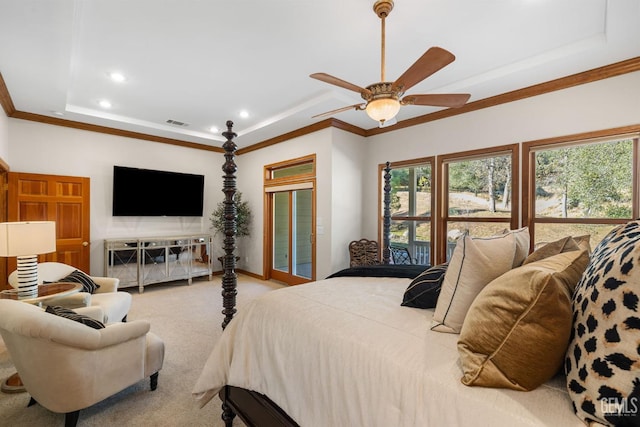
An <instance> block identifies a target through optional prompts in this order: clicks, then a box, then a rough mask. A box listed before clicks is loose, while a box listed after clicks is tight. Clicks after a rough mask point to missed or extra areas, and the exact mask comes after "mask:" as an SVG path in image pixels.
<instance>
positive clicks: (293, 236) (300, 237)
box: [270, 189, 315, 285]
mask: <svg viewBox="0 0 640 427" xmlns="http://www.w3.org/2000/svg"><path fill="white" fill-rule="evenodd" d="M270 197H271V242H272V247H271V268H270V276H271V278H273V279H275V280H278V281H281V282H284V283H287V284H290V285H298V284H301V283H306V282H310V281H312V280H314V279H315V277H314V276H315V266H314V262H315V256H314V254H315V244H314V233H313V224H314V221H313V212H314V209H313V200H314V198H313V190H312V189H298V190H289V191H278V192H273V193H270Z"/></svg>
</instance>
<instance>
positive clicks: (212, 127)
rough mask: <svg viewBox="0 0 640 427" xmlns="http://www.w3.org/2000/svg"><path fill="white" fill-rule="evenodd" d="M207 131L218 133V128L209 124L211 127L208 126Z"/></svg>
mask: <svg viewBox="0 0 640 427" xmlns="http://www.w3.org/2000/svg"><path fill="white" fill-rule="evenodd" d="M209 132H211V133H218V132H220V129H218V128H217V127H216V126H211V127H210V128H209Z"/></svg>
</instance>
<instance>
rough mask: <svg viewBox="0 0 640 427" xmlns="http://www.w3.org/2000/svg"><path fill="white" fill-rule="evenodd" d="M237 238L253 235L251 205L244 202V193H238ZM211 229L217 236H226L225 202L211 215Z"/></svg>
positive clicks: (219, 204)
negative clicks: (219, 234)
mask: <svg viewBox="0 0 640 427" xmlns="http://www.w3.org/2000/svg"><path fill="white" fill-rule="evenodd" d="M235 199H236V209H237V216H236V228H237V231H236V236H237V237H244V236H249V235H250V234H251V229H250V226H251V209H250V208H249V203H248V202H246V201H243V200H242V193H241V192H239V191H238V192H237V193H236V197H235ZM209 219H210V220H211V228H213V229H214V230H215V232H216V234H218V233H221V234H224V201H222V202H220V203H218V205H217V206H216V208H215V209H214V210H213V212H212V213H211V217H210V218H209Z"/></svg>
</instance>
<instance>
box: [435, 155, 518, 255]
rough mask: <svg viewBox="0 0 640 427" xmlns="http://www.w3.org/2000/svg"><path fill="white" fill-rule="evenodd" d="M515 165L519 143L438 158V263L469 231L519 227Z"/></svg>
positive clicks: (492, 231)
mask: <svg viewBox="0 0 640 427" xmlns="http://www.w3.org/2000/svg"><path fill="white" fill-rule="evenodd" d="M517 165H518V145H516V144H514V145H508V146H502V147H494V148H491V149H484V150H474V151H468V152H463V153H456V154H449V155H444V156H439V157H438V171H439V172H438V177H440V181H439V182H440V183H439V185H438V201H439V202H441V203H440V208H439V210H438V213H439V215H438V256H437V262H438V263H441V262H444V261H446V260H448V259H449V258H450V256H451V253H452V252H453V249H454V248H455V245H456V240H457V239H458V237H460V236H461V235H463V234H464V233H465V232H468V233H469V234H470V235H472V236H475V237H484V236H491V235H495V234H498V233H501V232H504V231H505V230H509V229H515V228H517V227H518V185H517V182H518V167H517ZM514 206H515V209H514Z"/></svg>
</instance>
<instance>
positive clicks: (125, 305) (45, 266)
mask: <svg viewBox="0 0 640 427" xmlns="http://www.w3.org/2000/svg"><path fill="white" fill-rule="evenodd" d="M75 270H76V268H75V267H73V266H71V265H68V264H63V263H60V262H41V263H38V284H42V283H44V282H57V281H59V280H60V279H62V278H64V277H66V276H68V275H69V274H71V273H72V272H74V271H75ZM91 279H92V280H93V281H94V282H95V283H96V284H97V285H100V287H99V288H98V289H96V291H95V293H93V294H90V293H88V292H78V293H77V294H73V295H69V296H65V297H61V298H55V299H53V298H52V299H50V300H49V301H47V303H46V304H47V305H60V306H63V307H67V308H71V309H75V308H79V307H89V306H100V308H102V311H103V312H104V319H102V322H104V323H107V322H120V321H123V320H126V317H127V313H129V309H130V308H131V294H129V293H128V292H118V285H119V284H120V279H117V278H113V277H98V276H91ZM9 284H10V285H11V286H13V287H16V286H17V284H18V277H17V271H14V272H12V273H11V274H10V275H9Z"/></svg>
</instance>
